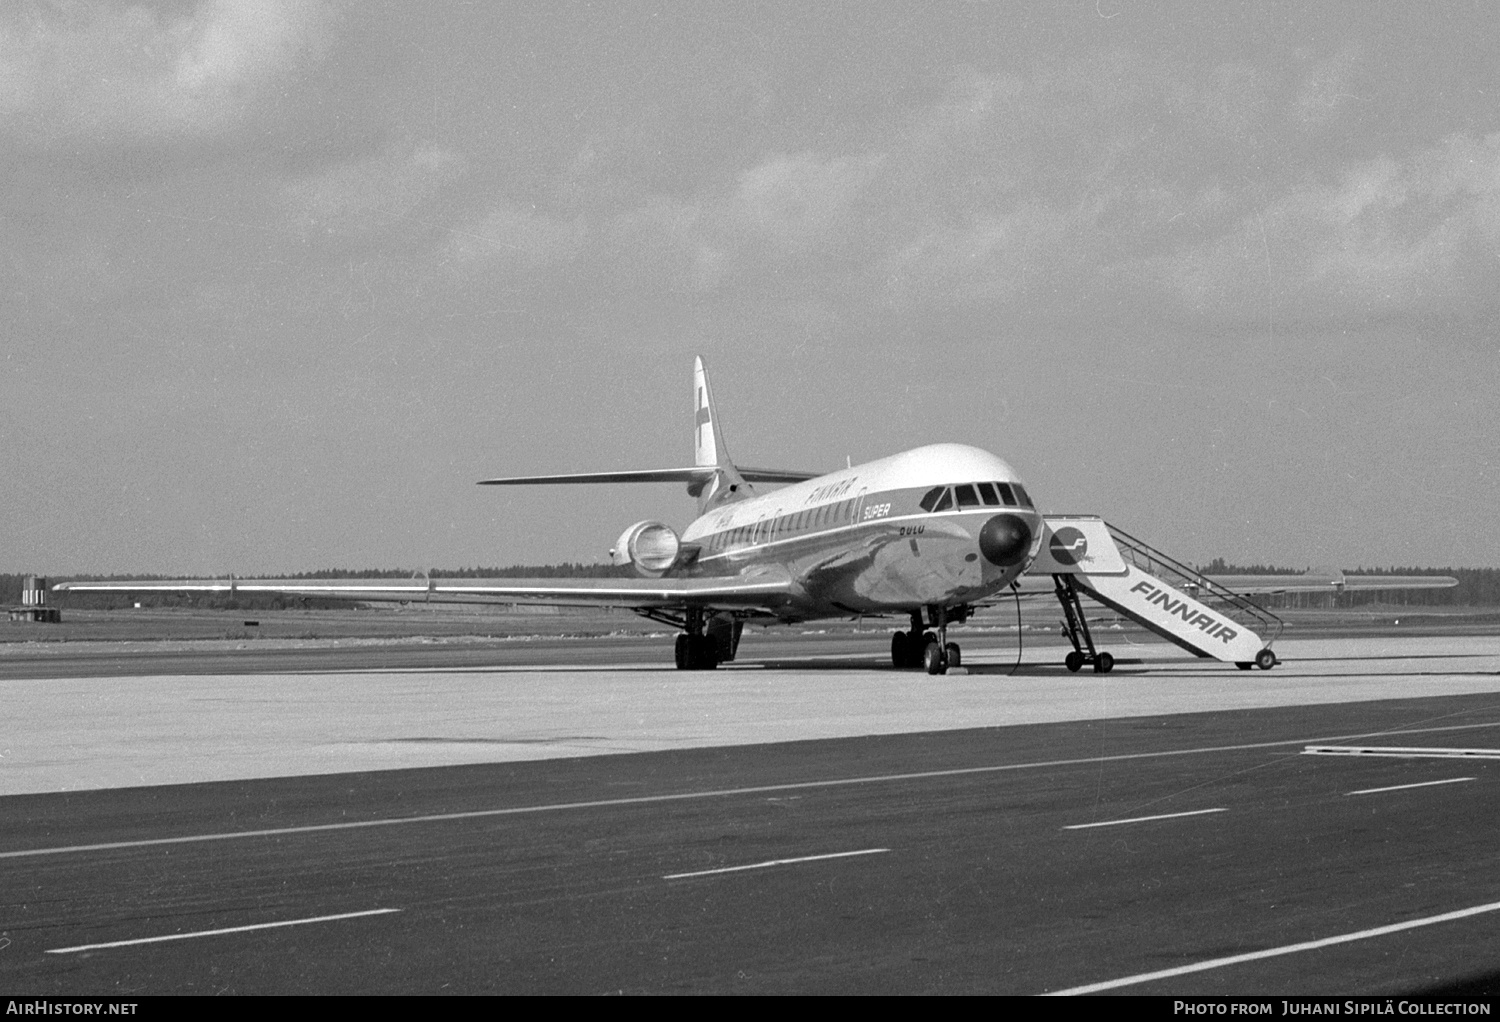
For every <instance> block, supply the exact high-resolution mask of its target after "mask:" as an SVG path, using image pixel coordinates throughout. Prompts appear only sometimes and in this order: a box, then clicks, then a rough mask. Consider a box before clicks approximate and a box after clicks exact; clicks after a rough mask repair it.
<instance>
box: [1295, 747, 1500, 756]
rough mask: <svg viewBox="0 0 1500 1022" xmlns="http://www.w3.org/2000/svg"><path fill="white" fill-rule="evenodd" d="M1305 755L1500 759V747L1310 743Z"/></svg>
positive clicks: (1303, 751)
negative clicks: (1471, 747)
mask: <svg viewBox="0 0 1500 1022" xmlns="http://www.w3.org/2000/svg"><path fill="white" fill-rule="evenodd" d="M1302 755H1304V756H1390V757H1393V758H1396V759H1500V749H1441V748H1433V747H1424V746H1414V745H1411V746H1408V745H1309V746H1308V747H1307V748H1305V749H1303V750H1302Z"/></svg>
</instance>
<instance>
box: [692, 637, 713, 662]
mask: <svg viewBox="0 0 1500 1022" xmlns="http://www.w3.org/2000/svg"><path fill="white" fill-rule="evenodd" d="M694 645H696V646H697V647H698V648H697V649H696V650H694V656H693V661H694V662H693V667H694V668H695V669H697V670H700V671H711V670H713V669H714V668H715V667H718V666H719V650H718V647H717V646H716V645H715V643H714V640H713V639H710V638H709V637H708V636H707V635H700V636H698V639H697V642H695V643H694Z"/></svg>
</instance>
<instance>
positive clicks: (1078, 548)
mask: <svg viewBox="0 0 1500 1022" xmlns="http://www.w3.org/2000/svg"><path fill="white" fill-rule="evenodd" d="M1030 573H1031V574H1036V575H1041V574H1046V575H1051V576H1052V580H1053V584H1054V587H1055V591H1056V595H1057V598H1058V602H1059V603H1061V604H1062V608H1063V615H1064V619H1065V622H1064V623H1065V625H1066V627H1067V631H1068V637H1069V639H1070V640H1071V641H1072V643H1073V654H1072V655H1070V656H1069V657H1068V660H1067V664H1068V667H1069V669H1070V670H1075V671H1076V670H1078V669H1079V668H1080V667H1081V666H1082V665H1083V664H1092V665H1093V666H1094V669H1095V670H1096V671H1100V672H1106V671H1108V670H1109V669H1110V667H1111V666H1113V663H1114V661H1113V658H1112V657H1111V656H1110V654H1108V653H1101V652H1099V651H1098V650H1097V649H1096V647H1095V644H1094V639H1093V636H1092V634H1091V633H1090V631H1089V628H1088V621H1087V618H1086V617H1085V616H1084V614H1083V605H1082V603H1081V601H1080V599H1079V597H1080V596H1087V597H1089V598H1090V599H1092V600H1094V601H1096V602H1098V603H1102V604H1104V605H1105V606H1106V607H1108V608H1109V609H1111V610H1113V611H1115V612H1116V613H1117V614H1120V615H1122V616H1124V617H1127V618H1129V619H1130V620H1132V621H1135V622H1136V623H1138V624H1140V625H1143V626H1144V627H1146V628H1148V629H1150V630H1151V631H1153V632H1155V633H1156V634H1157V635H1160V636H1161V637H1162V638H1164V639H1167V640H1168V641H1170V642H1173V643H1175V644H1177V645H1178V646H1181V647H1182V648H1183V649H1186V650H1188V651H1189V652H1190V653H1193V654H1195V655H1197V656H1200V657H1206V658H1212V659H1214V660H1222V661H1223V662H1225V663H1232V664H1235V665H1236V666H1238V667H1240V668H1242V669H1248V668H1250V667H1251V666H1252V665H1253V666H1258V667H1261V668H1263V669H1269V668H1270V667H1272V666H1274V665H1275V663H1276V655H1275V653H1273V652H1272V651H1271V646H1272V644H1273V643H1274V642H1275V641H1276V639H1277V638H1278V637H1280V635H1281V632H1282V629H1283V628H1284V627H1285V625H1284V624H1283V622H1282V620H1281V619H1280V618H1278V617H1277V616H1276V615H1275V614H1272V613H1271V612H1270V611H1268V610H1266V609H1265V608H1263V607H1261V606H1259V605H1257V604H1255V603H1253V602H1251V601H1250V600H1248V599H1246V598H1245V597H1243V596H1240V595H1239V594H1237V593H1234V592H1231V591H1230V590H1228V589H1226V588H1224V587H1223V586H1221V585H1218V584H1217V583H1215V582H1214V581H1213V580H1212V579H1210V578H1208V577H1207V576H1205V575H1203V574H1201V573H1200V572H1198V571H1196V570H1195V569H1193V568H1190V567H1189V566H1187V565H1186V564H1183V563H1182V562H1180V561H1177V560H1174V559H1173V558H1171V557H1169V556H1167V555H1166V554H1164V553H1162V552H1161V551H1160V550H1157V549H1155V548H1153V547H1151V546H1148V545H1147V544H1146V543H1144V542H1143V541H1141V540H1139V539H1137V538H1136V537H1134V536H1132V535H1130V534H1129V533H1128V532H1126V531H1125V530H1123V529H1120V528H1117V527H1115V526H1113V525H1110V524H1109V523H1108V522H1106V521H1105V520H1104V519H1102V518H1099V517H1098V516H1095V515H1046V516H1045V530H1044V535H1043V539H1042V549H1041V553H1040V554H1039V555H1038V556H1037V559H1036V562H1035V563H1033V564H1032V566H1031V568H1030Z"/></svg>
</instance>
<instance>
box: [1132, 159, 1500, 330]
mask: <svg viewBox="0 0 1500 1022" xmlns="http://www.w3.org/2000/svg"><path fill="white" fill-rule="evenodd" d="M1497 260H1500V134H1492V135H1487V136H1483V137H1475V136H1472V135H1468V134H1458V135H1453V136H1450V137H1448V138H1447V139H1444V140H1443V141H1442V142H1440V143H1439V144H1437V145H1436V146H1432V147H1429V148H1426V149H1422V150H1419V151H1417V152H1414V153H1411V154H1408V155H1406V156H1404V157H1403V158H1400V159H1398V158H1396V157H1393V156H1389V155H1382V156H1379V157H1375V158H1372V159H1368V160H1364V161H1361V162H1359V163H1356V164H1353V165H1351V166H1349V167H1347V168H1345V169H1344V170H1343V171H1341V172H1339V173H1338V174H1337V175H1336V176H1334V177H1333V178H1332V179H1331V180H1326V181H1311V182H1304V183H1302V184H1300V185H1298V186H1297V187H1294V188H1291V189H1288V190H1287V191H1286V192H1285V193H1283V194H1281V195H1279V196H1275V197H1272V198H1270V199H1269V200H1267V201H1264V202H1261V203H1258V204H1256V205H1255V206H1254V208H1253V209H1251V210H1250V211H1249V212H1246V213H1244V214H1243V215H1241V216H1240V217H1239V218H1238V220H1237V221H1236V222H1235V224H1234V225H1233V226H1232V227H1231V228H1230V229H1229V230H1227V231H1224V232H1223V233H1221V234H1219V235H1217V236H1215V237H1213V238H1212V239H1210V240H1208V241H1206V242H1203V243H1201V244H1196V245H1189V246H1183V247H1180V248H1179V249H1178V250H1177V251H1175V252H1173V253H1172V254H1171V255H1170V256H1168V257H1166V258H1164V259H1163V260H1161V261H1160V263H1159V265H1160V266H1161V267H1163V268H1164V273H1163V275H1162V279H1163V281H1164V282H1165V284H1166V286H1167V288H1168V291H1169V297H1171V298H1174V299H1175V303H1176V304H1177V306H1178V308H1179V309H1180V310H1181V311H1185V312H1189V313H1192V314H1196V315H1202V316H1208V317H1211V318H1213V319H1216V320H1224V319H1234V318H1238V317H1243V318H1250V319H1255V318H1259V319H1264V318H1265V317H1266V316H1267V315H1271V316H1275V317H1281V318H1284V319H1286V318H1291V319H1296V320H1299V321H1322V322H1329V321H1341V320H1342V321H1355V320H1359V319H1365V318H1370V317H1387V316H1392V315H1408V314H1420V313H1428V314H1434V313H1436V314H1444V315H1464V314H1470V315H1472V314H1475V313H1478V312H1480V311H1481V310H1483V309H1488V308H1493V307H1494V304H1495V297H1494V294H1493V277H1494V266H1495V264H1496V261H1497ZM1149 262H1150V261H1147V262H1146V263H1143V264H1142V266H1143V267H1144V266H1145V265H1148V264H1149Z"/></svg>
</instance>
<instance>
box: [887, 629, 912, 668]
mask: <svg viewBox="0 0 1500 1022" xmlns="http://www.w3.org/2000/svg"><path fill="white" fill-rule="evenodd" d="M907 646H908V642H907V641H906V633H905V632H897V633H896V634H895V635H892V636H891V666H892V667H905V666H907V664H908V662H909V658H910V656H911V654H910V653H908V652H907V649H906V647H907Z"/></svg>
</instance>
